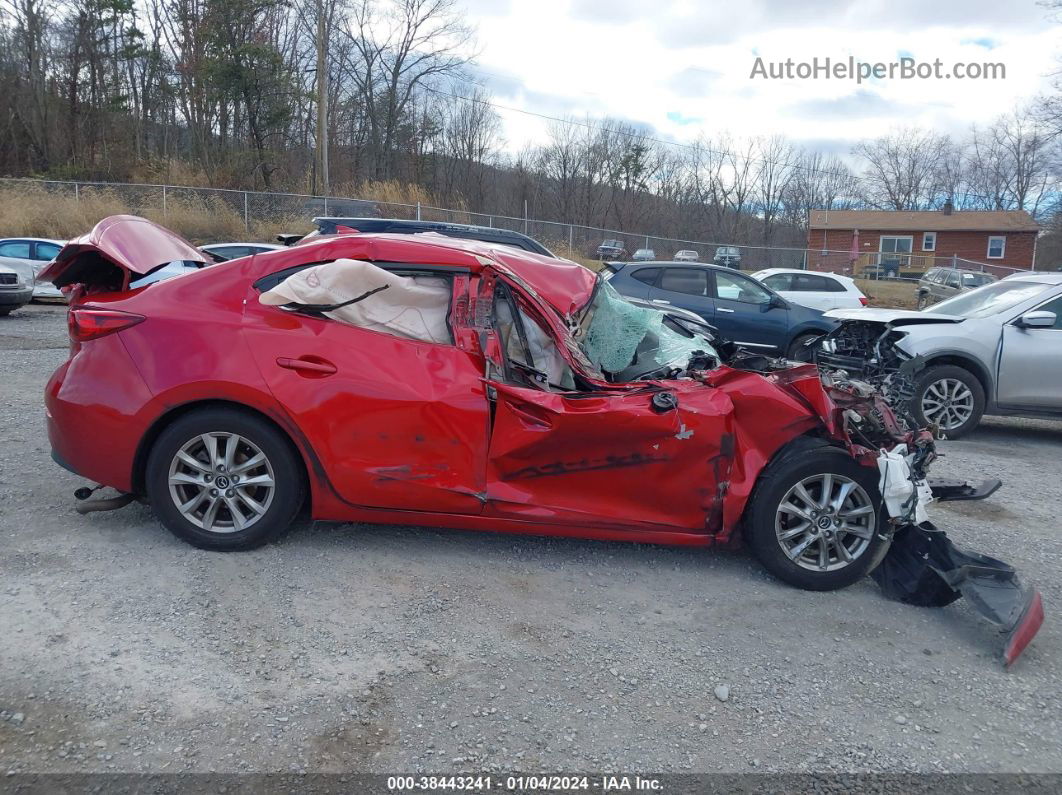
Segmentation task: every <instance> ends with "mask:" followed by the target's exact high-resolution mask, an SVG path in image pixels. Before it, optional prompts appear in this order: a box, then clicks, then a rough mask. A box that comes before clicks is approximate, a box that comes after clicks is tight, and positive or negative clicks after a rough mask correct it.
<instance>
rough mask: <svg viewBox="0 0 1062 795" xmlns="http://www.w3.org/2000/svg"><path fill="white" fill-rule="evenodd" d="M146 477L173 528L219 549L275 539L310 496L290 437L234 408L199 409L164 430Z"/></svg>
mask: <svg viewBox="0 0 1062 795" xmlns="http://www.w3.org/2000/svg"><path fill="white" fill-rule="evenodd" d="M211 440H213V441H211ZM230 446H231V447H232V456H231V458H229V457H228V456H227V453H228V451H229V448H230ZM211 447H213V454H212V451H211ZM182 453H183V455H182ZM259 457H261V458H260V459H259ZM208 460H210V461H212V462H213V463H212V464H211V465H209V466H208V465H207V463H206V462H207V461H208ZM249 463H250V466H248V464H249ZM219 467H224V470H219ZM241 479H242V481H241ZM208 481H209V482H208ZM252 481H253V483H252ZM144 482H145V485H146V487H147V494H148V498H149V500H150V502H151V506H152V508H153V509H154V511H155V514H156V516H158V518H159V520H160V521H161V522H162V524H163V525H165V527H166V528H167V529H168V530H169V531H170V532H172V533H173V534H174V535H175V536H177V537H178V538H180V539H182V540H184V541H187V542H188V543H189V544H192V545H193V546H197V547H199V548H200V549H211V550H219V551H235V550H243V549H254V548H256V547H260V546H262V545H264V544H268V543H269V542H271V541H274V540H276V539H277V538H279V537H280V536H281V535H283V533H284V532H285V531H286V530H287V529H288V528H289V527H290V526H291V524H292V522H293V521H294V519H295V516H296V514H297V513H298V512H299V508H300V507H301V506H302V503H303V499H304V496H305V493H306V485H305V477H304V474H303V469H302V465H301V462H300V461H299V458H298V456H297V454H296V452H295V450H294V449H293V447H292V445H291V443H290V442H289V441H288V439H287V437H285V436H284V435H283V434H282V433H281V432H280V431H278V430H277V429H276V428H275V427H274V426H272V425H270V424H269V423H268V422H265V421H264V420H261V419H259V418H258V417H255V416H253V415H251V414H247V413H244V412H242V411H239V410H237V409H229V408H209V409H202V410H200V411H195V412H192V413H190V414H186V415H185V416H183V417H180V418H179V419H177V420H176V421H175V422H174V423H173V424H172V425H170V426H169V427H168V428H166V429H165V430H164V431H163V432H162V433H161V434H160V435H159V437H158V439H156V440H155V443H154V445H152V447H151V453H150V455H149V456H148V460H147V469H146V471H145V478H144ZM240 482H244V485H238V484H239V483H240ZM270 484H271V485H270ZM211 489H213V493H216V496H214V494H213V493H212V491H211ZM194 500H198V502H195V504H194V505H192V507H190V508H189V507H188V506H189V505H191V504H192V503H193V501H194ZM178 503H183V504H184V506H185V510H183V511H182V508H181V507H180V506H179V504H178Z"/></svg>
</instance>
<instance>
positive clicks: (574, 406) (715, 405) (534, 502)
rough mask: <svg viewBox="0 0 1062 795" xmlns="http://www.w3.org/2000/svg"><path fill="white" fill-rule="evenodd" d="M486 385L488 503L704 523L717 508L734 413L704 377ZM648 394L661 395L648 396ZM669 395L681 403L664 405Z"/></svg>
mask: <svg viewBox="0 0 1062 795" xmlns="http://www.w3.org/2000/svg"><path fill="white" fill-rule="evenodd" d="M491 386H492V388H493V390H494V391H495V393H496V395H497V398H496V403H495V409H494V424H493V429H492V434H491V440H490V451H489V461H488V468H487V499H488V510H489V511H491V512H495V513H497V514H498V515H499V516H508V517H513V518H522V519H526V520H539V521H549V520H551V519H552V520H554V521H558V522H589V523H597V524H602V525H629V526H632V527H635V526H641V527H644V525H646V524H655V525H661V526H662V528H661V529H663V527H664V526H666V527H669V528H682V529H684V530H686V531H693V532H707V530H706V527H707V525H708V522H709V519H710V516H711V515H712V514H713V513H714V512H717V511H720V510H721V505H722V503H721V495H720V491H719V489H718V484H719V483H720V482H721V481H722V480H725V472H726V471H727V470H728V469H729V466H730V457H729V453H730V451H727V452H728V455H725V456H724V455H723V454H722V452H723V450H722V448H723V446H724V445H726V444H727V442H726V441H725V439H726V437H727V433H726V430H727V427H728V422H729V418H730V415H731V412H732V405H731V402H730V399H729V398H728V397H727V396H726V395H725V394H723V393H722V392H719V391H716V390H713V389H708V388H706V387H704V386H703V385H696V386H695V387H694V388H689V387H685V386H682V385H677V388H676V389H670V388H669V389H666V390H661V389H659V388H658V387H651V386H648V385H647V388H646V389H645V390H640V391H636V392H626V393H608V392H596V393H585V394H584V393H578V392H574V393H550V392H542V391H539V390H536V389H533V388H526V387H521V386H515V385H513V384H507V383H501V382H497V381H495V382H492V383H491ZM654 395H664V397H657V398H656V403H655V404H654ZM672 401H674V402H675V403H676V404H677V405H674V406H673V407H671V408H666V406H670V405H671V403H672ZM662 406H664V407H665V408H663V410H661V407H662ZM721 468H722V470H721ZM721 474H723V475H724V477H720V475H721Z"/></svg>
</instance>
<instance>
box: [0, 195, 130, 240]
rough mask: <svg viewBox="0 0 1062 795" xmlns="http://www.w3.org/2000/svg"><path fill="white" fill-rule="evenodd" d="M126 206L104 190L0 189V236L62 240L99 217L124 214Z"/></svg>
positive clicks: (77, 232)
mask: <svg viewBox="0 0 1062 795" xmlns="http://www.w3.org/2000/svg"><path fill="white" fill-rule="evenodd" d="M127 212H129V207H128V205H126V204H125V203H124V202H123V201H122V200H121V199H120V198H119V197H118V196H116V195H115V194H113V193H111V192H109V191H106V190H84V191H82V192H81V198H80V200H77V199H75V198H74V196H73V194H70V195H66V194H58V193H50V192H48V191H46V190H44V189H43V188H39V187H36V186H31V187H25V188H22V187H20V188H18V189H15V190H3V191H0V236H3V237H14V236H22V235H24V236H26V237H49V238H55V239H57V240H63V239H67V238H71V237H75V236H76V235H81V234H84V233H85V232H87V231H88V230H89V229H91V228H92V227H93V226H95V225H96V222H97V221H99V220H100V219H101V218H106V217H107V216H108V215H115V214H117V213H127Z"/></svg>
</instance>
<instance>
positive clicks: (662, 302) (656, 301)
mask: <svg viewBox="0 0 1062 795" xmlns="http://www.w3.org/2000/svg"><path fill="white" fill-rule="evenodd" d="M653 303H654V304H667V305H668V306H671V302H670V301H665V300H664V299H663V298H654V299H653Z"/></svg>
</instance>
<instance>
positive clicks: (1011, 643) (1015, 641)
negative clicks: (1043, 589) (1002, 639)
mask: <svg viewBox="0 0 1062 795" xmlns="http://www.w3.org/2000/svg"><path fill="white" fill-rule="evenodd" d="M1043 623H1044V603H1043V600H1042V599H1040V592H1039V591H1034V592H1033V595H1032V598H1031V599H1030V600H1029V603H1028V604H1027V605H1025V610H1024V611H1023V612H1022V614H1021V618H1019V619H1018V623H1017V624H1016V625H1015V627H1014V629H1012V630H1011V631H1010V635H1009V636H1008V637H1007V642H1006V645H1005V646H1004V647H1003V665H1005V666H1007V667H1008V668H1009V667H1010V666H1011V665H1012V664H1013V663H1014V661H1015V660H1016V659H1018V657H1019V656H1021V653H1022V652H1023V651H1025V647H1026V646H1028V645H1029V641H1031V640H1032V639H1033V636H1035V635H1036V633H1037V632H1039V631H1040V626H1041V625H1042V624H1043Z"/></svg>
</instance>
